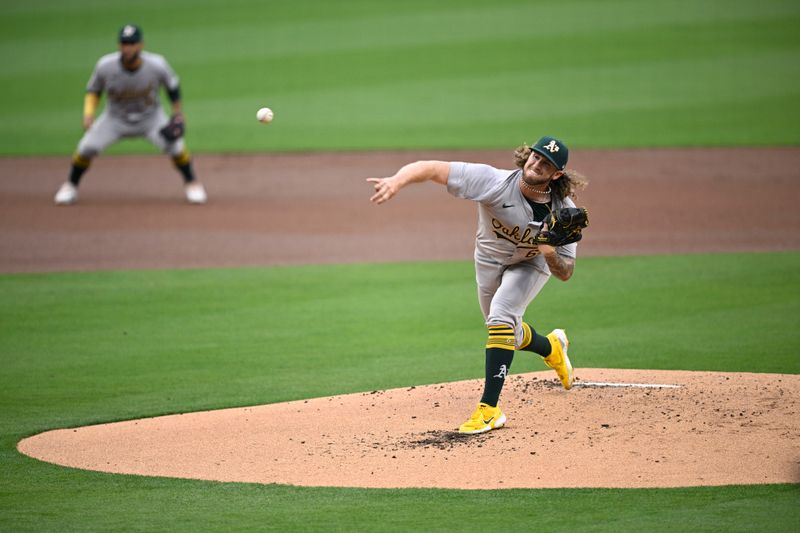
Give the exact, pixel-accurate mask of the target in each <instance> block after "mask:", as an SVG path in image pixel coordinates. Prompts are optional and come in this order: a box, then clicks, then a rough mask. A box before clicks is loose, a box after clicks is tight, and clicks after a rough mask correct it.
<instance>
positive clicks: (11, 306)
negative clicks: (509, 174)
mask: <svg viewBox="0 0 800 533" xmlns="http://www.w3.org/2000/svg"><path fill="white" fill-rule="evenodd" d="M755 271H759V272H760V275H759V276H758V277H756V278H753V276H752V274H753V272H755ZM473 285H474V280H473V272H472V265H471V264H470V263H466V262H439V263H409V264H387V265H349V266H308V267H301V268H246V269H222V270H179V271H139V272H100V273H71V274H67V273H65V274H36V275H28V274H26V275H10V276H3V277H0V339H1V341H0V350H1V351H2V354H3V367H4V368H3V373H2V378H0V390H1V391H2V392H1V393H0V394H1V396H0V406H1V407H2V412H3V418H2V422H0V455H1V456H2V460H3V465H4V476H3V478H2V481H0V491H1V493H2V500H0V501H2V506H3V512H2V514H0V530H3V531H20V530H42V529H45V530H53V529H67V530H113V529H119V530H131V529H142V530H197V529H208V528H211V529H234V530H249V529H254V528H261V527H263V528H265V529H270V528H274V529H275V530H287V529H290V530H317V531H320V530H341V531H351V530H353V529H362V528H363V529H368V530H384V531H407V530H426V531H438V530H449V529H451V528H452V527H453V525H452V524H454V523H460V520H461V517H463V516H468V515H471V514H473V513H474V512H475V511H474V509H475V508H480V507H481V506H489V507H490V508H491V509H492V511H493V512H499V513H501V515H502V516H500V517H498V519H497V520H496V521H492V523H491V524H488V525H487V524H486V523H485V522H480V523H471V524H466V525H462V526H459V529H463V530H475V531H478V530H482V531H486V530H495V531H508V530H517V529H527V528H531V529H537V530H539V529H542V530H547V531H575V530H578V531H582V530H588V531H599V530H626V531H633V530H652V531H676V530H681V531H752V530H759V531H788V530H790V529H791V528H792V525H796V524H797V520H798V519H800V510H798V509H800V507H798V503H800V488H798V487H797V486H781V485H778V486H749V487H743V486H736V487H724V488H694V489H671V490H661V491H659V490H511V491H494V492H490V493H483V492H481V491H453V490H354V489H310V488H305V489H302V488H292V487H285V486H258V485H247V484H222V483H212V482H200V481H180V480H168V479H151V478H142V477H134V476H116V475H106V474H99V473H89V472H81V471H75V470H69V469H64V468H60V467H56V466H52V465H48V464H44V463H40V462H37V461H34V460H32V459H29V458H27V457H24V456H21V455H19V454H18V453H17V452H16V451H15V445H16V443H17V442H18V441H19V440H20V439H21V438H23V437H25V436H27V435H31V434H35V433H37V432H40V431H43V430H46V429H50V428H56V427H70V426H78V425H85V424H91V423H98V422H105V421H112V420H119V419H129V418H138V417H144V416H152V415H159V414H165V413H175V412H190V411H196V410H201V409H214V408H222V407H230V406H243V405H256V404H263V403H272V402H281V401H286V400H294V399H300V398H309V397H318V396H325V395H330V394H339V393H349V392H357V391H367V390H375V389H382V388H391V387H403V386H409V385H415V384H426V383H438V382H445V381H454V380H461V379H467V378H478V377H481V376H482V372H483V351H482V349H481V347H482V345H483V342H484V337H485V330H484V328H483V324H482V317H481V316H480V312H479V310H478V306H477V302H476V301H475V297H474V287H473ZM623 288H624V290H623ZM799 292H800V253H776V254H752V255H739V254H731V255H708V256H702V255H698V256H675V257H670V256H665V257H653V258H645V257H638V258H637V257H634V258H587V259H584V260H582V261H581V265H580V269H579V271H578V272H577V273H576V275H575V277H574V278H573V279H572V280H571V281H570V283H567V284H555V283H553V284H551V285H549V286H548V287H547V288H546V289H545V291H544V292H543V293H542V294H541V295H540V296H539V297H538V298H537V301H536V303H535V305H534V306H532V307H531V309H529V313H528V315H527V319H528V320H530V321H531V322H532V323H533V324H534V325H535V326H536V327H539V328H541V329H549V328H552V327H555V326H560V325H563V326H567V327H569V328H570V331H571V340H572V343H573V348H572V351H571V353H572V354H573V361H574V362H575V364H576V365H580V366H584V367H599V366H602V367H612V368H661V369H690V370H718V371H743V372H782V373H795V374H796V373H800V360H799V359H798V357H797V353H798V352H800V336H798V334H797V331H798V316H800V302H798V299H797V294H798V293H799ZM365 324H370V327H369V328H365V326H364V325H365ZM422 326H425V327H426V328H427V329H430V330H431V331H436V332H437V334H436V335H431V336H420V335H418V334H417V333H418V332H419V331H420V330H422V329H426V328H423V327H422ZM430 326H435V327H432V328H431V327H430ZM701 331H702V336H701V335H700V332H701ZM301 332H303V333H301ZM298 336H301V337H303V342H301V343H299V344H298V342H297V338H298ZM356 336H358V337H359V338H360V339H361V342H359V343H357V344H356V345H354V344H353V343H352V342H351V339H352V338H354V337H356ZM701 339H702V342H701ZM534 370H541V363H538V362H537V361H535V360H534V358H523V357H518V358H517V361H515V372H517V373H521V372H528V371H534ZM562 507H563V508H567V509H570V510H571V512H570V513H568V514H564V512H563V511H561V512H559V511H557V509H559V508H562ZM298 509H303V512H302V513H300V512H299V511H298Z"/></svg>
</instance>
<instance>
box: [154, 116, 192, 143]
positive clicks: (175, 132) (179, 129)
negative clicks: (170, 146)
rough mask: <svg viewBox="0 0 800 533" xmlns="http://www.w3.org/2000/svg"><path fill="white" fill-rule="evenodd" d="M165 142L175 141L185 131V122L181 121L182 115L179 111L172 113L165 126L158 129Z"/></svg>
mask: <svg viewBox="0 0 800 533" xmlns="http://www.w3.org/2000/svg"><path fill="white" fill-rule="evenodd" d="M158 132H159V133H160V134H161V136H162V137H164V138H165V139H166V140H167V142H175V141H177V140H178V139H180V138H181V137H183V134H184V133H186V124H185V123H184V122H183V115H181V114H180V113H178V114H175V115H172V117H170V119H169V122H168V123H167V125H166V126H164V127H163V128H161V129H160V130H158Z"/></svg>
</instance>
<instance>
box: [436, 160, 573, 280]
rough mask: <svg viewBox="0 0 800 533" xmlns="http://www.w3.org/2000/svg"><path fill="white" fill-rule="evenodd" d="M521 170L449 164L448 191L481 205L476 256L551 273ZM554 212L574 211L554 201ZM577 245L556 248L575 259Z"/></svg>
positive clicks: (479, 207)
mask: <svg viewBox="0 0 800 533" xmlns="http://www.w3.org/2000/svg"><path fill="white" fill-rule="evenodd" d="M521 172H522V170H500V169H497V168H494V167H491V166H489V165H480V164H474V163H460V162H456V163H450V174H449V176H448V178H447V190H448V191H449V192H450V194H452V195H454V196H457V197H459V198H465V199H467V200H474V201H476V202H478V204H479V206H478V234H477V237H476V243H475V246H476V252H477V253H478V254H479V255H481V256H483V257H484V258H487V259H491V260H493V261H496V262H498V263H500V264H503V265H512V264H515V263H520V262H522V261H528V262H530V263H532V265H533V266H535V267H536V268H537V269H538V270H541V271H543V272H547V273H549V272H550V269H549V268H548V267H547V263H546V262H545V260H544V258H543V257H542V256H541V254H540V253H539V249H538V247H537V246H536V244H534V243H533V237H534V236H535V235H536V232H537V231H538V230H539V228H540V227H541V222H535V221H534V215H533V208H532V207H531V206H530V204H529V203H528V201H527V200H526V199H525V197H524V196H523V195H522V192H521V191H520V190H519V179H520V173H521ZM553 204H554V205H553V209H554V210H555V209H560V208H561V207H575V204H574V203H573V202H572V200H570V199H569V198H567V199H565V201H564V202H563V205H562V203H561V202H559V201H558V200H557V199H555V198H554V199H553ZM576 249H577V243H572V244H567V245H565V246H560V247H558V248H557V251H558V253H559V255H563V256H566V257H571V258H575V253H576Z"/></svg>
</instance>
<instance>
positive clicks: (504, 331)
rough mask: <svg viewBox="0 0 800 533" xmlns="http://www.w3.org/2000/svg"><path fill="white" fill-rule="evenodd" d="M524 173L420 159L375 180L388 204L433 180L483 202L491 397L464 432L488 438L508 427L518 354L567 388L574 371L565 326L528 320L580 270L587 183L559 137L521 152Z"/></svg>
mask: <svg viewBox="0 0 800 533" xmlns="http://www.w3.org/2000/svg"><path fill="white" fill-rule="evenodd" d="M514 156H515V160H516V164H517V167H519V168H518V169H517V170H513V171H511V170H500V169H497V168H494V167H491V166H489V165H481V164H473V163H461V162H450V163H447V162H443V161H417V162H416V163H411V164H409V165H406V166H404V167H403V168H401V169H400V170H399V171H398V172H397V173H396V174H394V175H393V176H390V177H385V178H368V179H367V181H368V182H370V183H372V184H373V186H374V188H375V193H374V194H373V196H372V197H371V198H370V201H372V202H374V203H376V204H382V203H383V202H386V201H387V200H389V199H391V198H393V197H394V196H395V195H396V194H397V193H398V191H400V189H402V188H403V187H405V186H406V185H409V184H411V183H420V182H424V181H432V182H435V183H439V184H441V185H444V186H446V187H447V190H448V192H450V194H452V195H453V196H456V197H458V198H465V199H467V200H473V201H475V202H477V203H478V232H477V236H476V239H475V273H476V280H477V284H478V300H479V302H480V307H481V310H482V312H483V316H484V318H485V320H486V327H487V329H488V339H487V342H486V352H485V353H486V367H485V369H486V376H485V384H484V391H483V396H482V398H481V400H480V402H479V403H478V407H477V408H476V409H475V411H474V412H473V414H472V416H471V417H470V418H469V420H467V421H466V422H465V423H464V424H462V425H461V427H460V428H459V431H460V432H462V433H483V432H485V431H490V430H492V429H496V428H499V427H502V426H503V425H504V424H505V422H506V415H505V414H504V413H503V412H502V411H501V410H500V408H499V407H498V405H497V404H498V400H499V397H500V392H501V390H502V388H503V384H504V382H505V378H506V376H507V375H508V372H509V370H510V368H511V361H512V360H513V358H514V351H515V350H524V351H530V352H534V353H537V354H539V355H540V356H542V357H543V358H544V362H545V364H546V365H547V366H549V367H550V368H552V369H554V370H555V371H556V373H557V374H558V378H559V379H560V381H561V384H562V385H563V387H564V388H565V389H570V388H571V387H572V381H573V372H572V365H571V363H570V360H569V357H568V356H567V348H568V347H569V340H568V339H567V334H566V333H565V331H564V330H563V329H556V330H553V331H552V332H551V333H549V334H547V335H544V336H543V335H540V334H539V333H538V332H537V331H536V330H535V329H534V328H533V327H532V326H531V325H530V324H527V323H526V322H524V321H523V320H522V317H523V315H524V314H525V310H526V309H527V307H528V305H529V304H530V303H531V302H532V301H533V299H534V298H535V297H536V295H537V294H539V291H541V290H542V287H544V285H545V283H547V280H548V279H550V276H551V275H553V276H555V277H557V278H558V279H560V280H562V281H567V280H568V279H569V278H570V277H571V276H572V273H573V271H574V269H575V258H576V252H577V244H576V243H577V242H578V241H579V240H580V239H581V237H582V233H581V231H582V230H583V228H585V227H586V226H587V225H588V214H587V212H586V209H584V208H578V207H575V204H574V203H573V201H572V199H571V198H572V197H574V196H575V193H576V191H577V190H579V189H582V188H583V187H584V186H585V185H586V179H585V178H584V177H583V176H581V175H580V174H578V173H577V172H574V171H571V170H570V171H567V170H566V166H567V159H568V156H569V151H568V149H567V146H566V145H565V144H564V143H563V142H561V141H560V140H558V139H556V138H554V137H542V138H541V139H540V140H539V141H538V142H537V143H536V144H535V145H533V146H532V147H528V146H525V145H523V146H521V147H519V148H517V150H516V151H515V153H514Z"/></svg>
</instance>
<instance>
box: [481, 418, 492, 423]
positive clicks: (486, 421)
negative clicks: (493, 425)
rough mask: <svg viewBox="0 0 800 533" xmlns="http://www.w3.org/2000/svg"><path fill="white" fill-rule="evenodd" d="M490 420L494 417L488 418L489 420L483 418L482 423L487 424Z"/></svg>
mask: <svg viewBox="0 0 800 533" xmlns="http://www.w3.org/2000/svg"><path fill="white" fill-rule="evenodd" d="M492 420H494V417H492V418H490V419H489V420H484V421H483V423H484V424H488V423H489V422H491V421H492Z"/></svg>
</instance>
